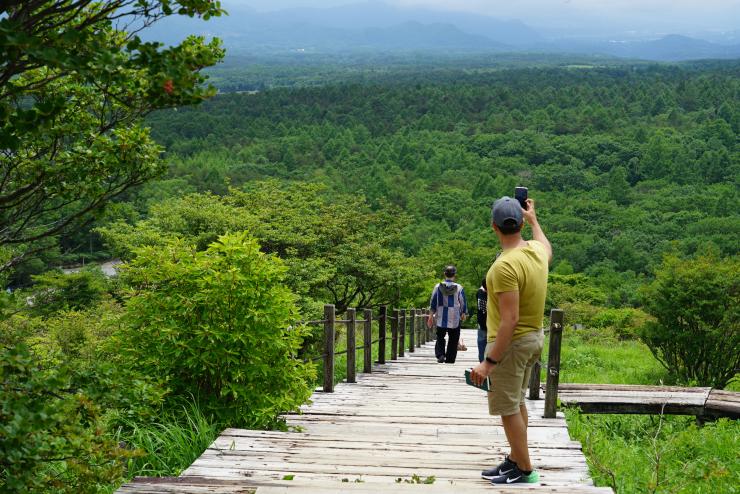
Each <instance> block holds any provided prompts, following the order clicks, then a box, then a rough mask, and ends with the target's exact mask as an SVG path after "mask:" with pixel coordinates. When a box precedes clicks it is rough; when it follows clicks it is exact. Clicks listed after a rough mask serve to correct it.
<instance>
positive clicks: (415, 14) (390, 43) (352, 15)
mask: <svg viewBox="0 0 740 494" xmlns="http://www.w3.org/2000/svg"><path fill="white" fill-rule="evenodd" d="M226 8H227V10H228V11H229V14H230V15H228V16H224V17H221V18H215V19H211V20H210V21H208V22H202V21H199V20H195V19H188V18H169V19H165V20H163V21H162V22H160V23H158V24H156V25H155V26H154V27H152V28H151V29H149V30H148V31H147V32H146V36H147V38H149V39H157V40H162V41H165V42H167V43H174V42H177V41H179V40H181V39H182V38H183V37H184V36H185V35H187V34H190V33H193V34H204V35H209V36H218V37H220V38H222V39H223V40H224V45H225V46H226V48H227V50H228V51H230V52H231V53H232V54H235V53H240V52H242V53H244V52H249V53H260V52H262V53H276V52H277V53H285V52H295V51H299V52H308V53H336V52H352V51H360V52H367V51H379V52H410V51H427V52H446V53H458V52H460V53H488V52H501V51H511V52H522V51H536V52H545V53H553V52H554V53H574V54H589V55H590V54H594V55H609V56H617V57H624V58H635V59H644V60H657V61H678V60H691V59H702V58H736V57H740V45H736V44H735V45H727V44H717V43H711V42H708V41H704V40H700V39H695V38H689V37H686V36H678V35H671V36H666V37H665V38H662V39H658V40H651V41H624V42H615V41H606V40H604V41H583V40H555V41H548V40H544V39H543V38H542V37H541V36H540V35H539V34H538V33H537V32H535V31H534V30H533V29H532V28H530V27H528V26H527V25H525V24H524V23H522V22H520V21H502V20H499V19H495V18H492V17H487V16H484V15H474V14H469V13H463V12H441V11H435V10H431V9H425V8H401V7H396V6H393V5H388V4H385V3H382V2H378V3H376V2H365V3H357V4H350V5H342V6H338V7H330V8H310V7H301V8H292V9H284V10H279V11H274V12H258V11H256V10H254V9H251V8H248V7H244V6H238V5H229V3H228V2H226Z"/></svg>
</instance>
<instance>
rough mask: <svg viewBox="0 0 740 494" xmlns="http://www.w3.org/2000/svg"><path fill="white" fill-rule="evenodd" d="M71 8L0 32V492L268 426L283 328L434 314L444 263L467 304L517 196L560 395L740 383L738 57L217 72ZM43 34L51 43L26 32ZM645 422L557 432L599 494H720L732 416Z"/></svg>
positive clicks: (153, 471) (93, 482)
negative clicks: (432, 300) (559, 363)
mask: <svg viewBox="0 0 740 494" xmlns="http://www.w3.org/2000/svg"><path fill="white" fill-rule="evenodd" d="M107 3H110V4H115V6H116V8H124V7H126V8H132V9H134V10H136V9H141V10H139V11H136V12H134V13H133V14H131V15H139V16H147V15H154V14H152V13H151V12H150V11H149V10H147V5H149V4H156V5H158V8H161V9H162V10H161V11H160V13H159V14H158V15H159V16H166V15H176V14H177V13H180V14H184V15H201V16H203V17H206V18H207V17H209V16H211V15H219V14H220V12H219V7H218V5H217V2H216V3H212V2H208V1H205V0H204V1H198V0H193V1H182V2H179V3H178V4H177V5H178V6H179V7H178V8H181V9H184V10H183V11H181V12H177V11H176V10H173V9H172V6H173V5H174V3H173V2H148V1H144V2H139V3H138V4H137V3H133V4H130V3H129V2H107ZM107 3H106V4H107ZM131 5H133V6H131ZM149 6H150V7H151V5H149ZM85 8H88V7H85ZM90 8H91V9H92V10H91V11H90V12H88V13H87V14H86V15H87V17H85V16H84V15H82V14H80V16H78V17H72V18H68V17H66V13H65V12H64V11H59V12H53V11H50V12H47V11H43V10H33V9H32V10H30V11H27V12H24V11H23V9H22V8H21V7H19V8H18V10H17V11H16V12H11V13H12V14H13V15H10V16H9V17H6V18H0V27H1V28H2V29H0V40H2V42H3V43H2V46H3V54H4V56H5V58H6V59H7V60H9V61H15V62H14V63H10V62H2V63H1V64H0V123H2V131H3V133H2V141H0V148H4V149H5V151H4V152H3V153H2V156H0V173H2V179H1V180H2V181H1V182H0V217H1V218H2V228H1V229H0V263H2V266H1V267H0V280H2V283H3V288H5V290H4V291H3V295H2V298H0V310H1V317H0V386H2V389H0V391H1V397H0V490H2V491H3V492H19V493H20V492H55V493H57V492H70V493H72V492H74V493H87V492H90V493H93V492H112V491H113V490H114V489H115V488H117V486H119V485H120V484H121V483H122V482H124V481H125V480H126V479H130V478H132V477H133V476H135V475H177V474H178V473H179V472H180V471H181V470H182V469H183V468H185V467H187V466H188V465H189V464H190V463H191V462H192V461H193V460H194V459H195V458H196V457H197V456H198V455H199V454H200V453H201V452H202V451H203V450H204V449H205V448H206V447H207V446H208V444H210V442H211V441H212V440H213V438H214V437H215V436H216V435H217V434H218V433H219V432H220V430H222V429H223V428H224V427H247V428H259V429H270V428H277V429H280V428H282V427H284V424H282V423H281V421H280V419H279V414H280V413H281V412H285V411H290V410H295V409H297V408H298V407H299V406H300V405H301V404H303V403H304V402H305V401H306V400H307V399H308V398H309V397H310V395H311V391H312V390H313V389H314V387H315V385H316V384H317V382H318V381H317V376H318V375H320V374H319V373H318V370H319V369H317V367H316V365H314V364H312V363H310V362H308V360H309V359H310V358H311V357H314V356H315V355H317V354H318V353H320V352H319V351H318V350H317V348H316V343H317V340H318V338H319V337H320V335H319V334H318V333H317V331H318V330H317V329H316V328H312V327H308V326H303V325H301V324H299V321H305V320H309V319H317V318H320V315H321V310H322V307H323V304H325V303H331V304H335V305H336V307H337V311H338V313H340V314H341V313H343V312H344V311H345V310H346V309H347V308H350V307H357V308H377V307H379V306H381V305H390V306H393V307H424V306H426V305H427V303H428V292H429V290H430V288H431V287H432V286H433V284H434V283H435V281H437V280H438V279H439V278H440V276H441V273H442V269H443V267H444V266H445V265H448V264H455V265H456V266H457V269H458V273H459V279H460V281H461V283H462V284H463V285H464V286H465V287H466V288H468V289H469V291H470V293H473V292H474V291H475V289H476V288H477V287H478V286H479V284H480V280H481V279H482V278H483V276H484V274H485V273H486V271H487V270H488V268H489V266H490V264H491V262H492V261H493V259H494V258H495V256H496V254H497V250H498V243H497V240H496V237H495V235H494V234H493V232H492V231H491V227H490V215H491V205H492V203H493V201H494V200H495V199H497V198H499V197H501V196H503V195H510V196H511V195H513V193H514V188H515V187H516V186H526V187H528V188H529V195H530V197H531V198H533V199H534V200H535V201H536V204H537V211H538V217H539V219H540V223H541V225H542V227H543V229H544V230H545V232H546V234H547V235H548V238H549V239H550V241H551V242H552V245H553V251H554V262H553V265H552V268H551V274H550V280H549V290H548V299H547V306H546V309H545V311H546V314H549V311H550V309H551V308H561V309H564V310H565V312H566V321H567V325H568V328H567V329H566V332H565V336H564V341H565V343H564V345H565V346H564V350H563V352H564V354H563V373H564V374H563V377H561V381H564V382H602V381H600V380H603V382H610V383H632V384H661V383H664V384H680V385H687V386H712V387H716V388H724V389H731V390H738V389H740V382H739V381H738V369H739V368H740V257H739V255H740V195H739V191H740V141H738V134H739V133H740V62H738V61H727V62H719V61H717V62H714V61H706V62H691V63H682V64H647V63H641V62H635V63H630V62H609V63H605V62H604V61H603V60H602V61H595V60H588V59H584V58H583V57H579V58H577V59H576V58H572V59H568V58H567V57H564V56H563V57H540V56H534V55H533V56H531V57H527V56H520V57H500V58H498V59H492V60H485V59H481V58H477V59H447V58H445V59H443V60H440V61H438V62H436V63H435V61H434V59H429V58H427V57H419V58H418V59H415V58H414V57H411V56H410V57H409V58H408V59H403V60H397V59H390V58H383V57H377V58H372V59H368V60H363V61H358V60H356V59H348V60H334V61H332V60H328V59H321V58H319V59H317V60H315V61H314V62H301V61H296V60H278V61H274V62H270V61H269V60H268V61H264V60H256V61H255V60H250V59H243V60H239V59H235V60H230V59H227V63H226V64H224V65H222V66H218V65H215V64H216V63H217V62H218V61H219V60H221V59H222V58H223V55H224V53H223V50H222V48H221V47H220V46H219V44H218V42H217V41H212V42H208V43H207V42H206V41H205V40H203V39H198V38H194V37H193V38H189V39H188V40H186V41H185V42H183V44H182V45H180V46H178V47H171V48H168V49H164V48H163V47H161V46H157V45H156V44H153V43H145V42H143V41H141V40H139V39H138V37H136V36H134V37H128V38H126V39H122V38H121V37H120V36H118V35H117V34H116V33H117V31H116V30H115V29H113V28H112V27H111V26H112V25H113V24H112V20H111V15H112V14H111V11H108V10H95V8H94V7H90ZM18 12H21V13H24V15H26V17H23V16H20V14H18ZM16 14H17V15H16ZM44 15H46V16H49V17H48V18H43V17H41V18H39V21H44V22H51V21H53V20H54V19H57V20H60V19H61V21H60V22H67V24H66V26H67V27H68V28H69V29H68V30H62V32H57V31H55V30H54V29H51V28H49V30H48V31H43V30H41V31H38V32H33V33H29V32H25V31H23V29H24V27H23V26H26V27H27V26H28V24H24V23H23V22H21V21H22V20H24V19H25V20H27V19H28V18H31V19H33V18H34V17H33V16H44ZM62 25H65V24H62ZM101 26H103V27H104V29H103V30H102V33H103V34H101V31H100V27H101ZM19 33H20V34H19ZM75 33H76V34H75ZM21 34H23V36H21ZM34 43H35V44H34ZM75 44H78V45H80V46H86V47H88V48H89V49H86V50H77V51H75V50H70V49H69V47H70V46H74V45H75ZM302 63H303V65H302ZM213 65H215V67H212V68H210V69H206V70H203V69H205V68H206V67H210V66H213ZM80 67H86V68H85V69H81V68H80ZM207 75H210V76H211V79H210V80H208V79H207V77H206V76H207ZM210 83H213V84H214V85H213V86H210V85H209V84H210ZM111 259H120V260H121V261H122V264H121V265H119V267H118V275H117V276H113V277H107V276H105V275H104V274H103V273H102V272H101V271H100V270H99V269H98V268H97V267H96V266H97V264H100V263H102V262H105V261H108V260H111ZM73 266H75V267H79V266H84V267H82V268H81V269H78V270H75V272H71V273H70V272H64V271H62V269H61V268H62V267H67V268H68V267H73ZM544 315H545V314H543V316H544ZM472 320H474V318H473V319H472ZM255 346H258V347H259V348H260V351H259V352H254V351H253V350H252V349H253V348H254V347H255ZM653 419H654V418H650V417H648V418H645V417H625V416H604V417H587V416H585V415H580V414H578V413H577V412H575V411H568V420H569V424H570V426H571V430H572V431H573V434H574V435H575V438H577V439H579V440H581V441H582V442H584V444H586V445H587V446H588V448H586V447H584V451H586V450H587V453H588V454H587V455H588V458H589V461H590V465H591V467H592V474H593V476H594V478H595V479H596V481H597V485H611V486H612V487H614V488H615V490H616V491H617V492H648V491H650V492H686V493H688V492H707V493H709V492H735V489H737V480H738V475H739V473H738V472H740V464H738V459H737V457H736V451H737V448H738V444H737V443H738V437H740V430H739V429H738V425H737V423H736V422H734V421H730V420H727V419H721V420H718V421H715V422H711V423H707V424H703V425H697V424H696V422H695V421H693V420H691V419H686V418H677V417H666V418H665V419H663V418H661V419H660V422H657V421H656V420H657V419H655V420H653ZM656 441H657V442H656ZM615 444H619V445H620V447H619V448H615V446H614V445H615ZM656 444H657V446H656ZM655 448H663V449H664V450H665V451H668V450H671V451H674V452H675V455H674V456H673V460H672V461H670V462H669V461H666V465H664V468H666V469H668V471H669V472H671V473H673V474H675V476H676V477H678V476H680V472H682V471H685V470H686V469H689V470H690V471H691V472H692V475H693V480H692V481H691V482H685V479H684V480H682V481H681V482H678V481H671V480H670V479H669V477H670V476H671V474H670V473H669V474H666V473H665V472H663V473H658V472H656V470H655V468H654V465H652V464H651V463H650V459H649V458H650V452H651V451H652V450H653V449H655ZM635 464H637V465H642V464H644V468H643V467H640V468H633V469H630V466H633V465H635ZM604 465H615V466H614V467H612V468H614V469H617V470H616V471H610V470H609V468H605V467H604ZM620 465H621V466H620ZM661 475H663V477H661ZM615 476H616V477H617V478H616V480H615Z"/></svg>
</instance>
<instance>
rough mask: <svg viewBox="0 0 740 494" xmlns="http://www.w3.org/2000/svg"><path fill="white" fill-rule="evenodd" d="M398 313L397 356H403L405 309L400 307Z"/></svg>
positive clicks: (404, 346)
mask: <svg viewBox="0 0 740 494" xmlns="http://www.w3.org/2000/svg"><path fill="white" fill-rule="evenodd" d="M399 315H400V316H401V318H400V320H399V321H398V341H399V343H398V356H399V357H403V355H404V352H405V351H406V309H401V310H400V312H399Z"/></svg>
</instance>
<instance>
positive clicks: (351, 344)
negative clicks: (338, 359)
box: [347, 309, 357, 383]
mask: <svg viewBox="0 0 740 494" xmlns="http://www.w3.org/2000/svg"><path fill="white" fill-rule="evenodd" d="M356 320H357V314H356V312H355V309H347V382H348V383H356V382H357V336H356V334H355V328H356V324H355V321H356Z"/></svg>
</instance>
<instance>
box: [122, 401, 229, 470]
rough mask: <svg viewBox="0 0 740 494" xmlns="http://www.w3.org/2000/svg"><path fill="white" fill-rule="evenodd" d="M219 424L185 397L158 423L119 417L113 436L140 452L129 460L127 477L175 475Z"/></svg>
mask: <svg viewBox="0 0 740 494" xmlns="http://www.w3.org/2000/svg"><path fill="white" fill-rule="evenodd" d="M220 430H221V427H220V426H218V425H217V424H215V423H214V422H213V421H212V420H211V419H210V417H207V416H206V415H205V414H204V413H203V411H202V410H201V409H200V407H199V406H198V403H197V401H196V400H189V401H184V400H183V402H182V404H181V405H180V407H179V408H176V409H173V410H172V411H169V412H166V413H165V414H163V416H162V417H161V420H160V421H159V422H158V423H153V424H145V425H142V424H138V423H136V422H133V421H122V423H121V426H120V427H119V429H118V431H117V433H116V439H117V440H118V441H120V442H121V443H123V444H125V445H126V447H128V448H132V449H135V450H136V451H137V452H139V455H137V456H136V457H135V458H133V459H131V460H130V461H129V463H128V469H127V477H128V478H129V479H130V478H133V477H135V476H151V477H160V476H177V475H179V474H180V473H181V472H182V471H183V470H184V469H185V468H187V467H188V466H190V464H191V463H193V461H195V460H196V459H197V458H198V457H199V456H200V455H201V454H202V453H203V451H205V450H206V448H208V446H210V445H211V443H213V441H214V440H215V439H216V437H217V436H218V434H219V432H220Z"/></svg>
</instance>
